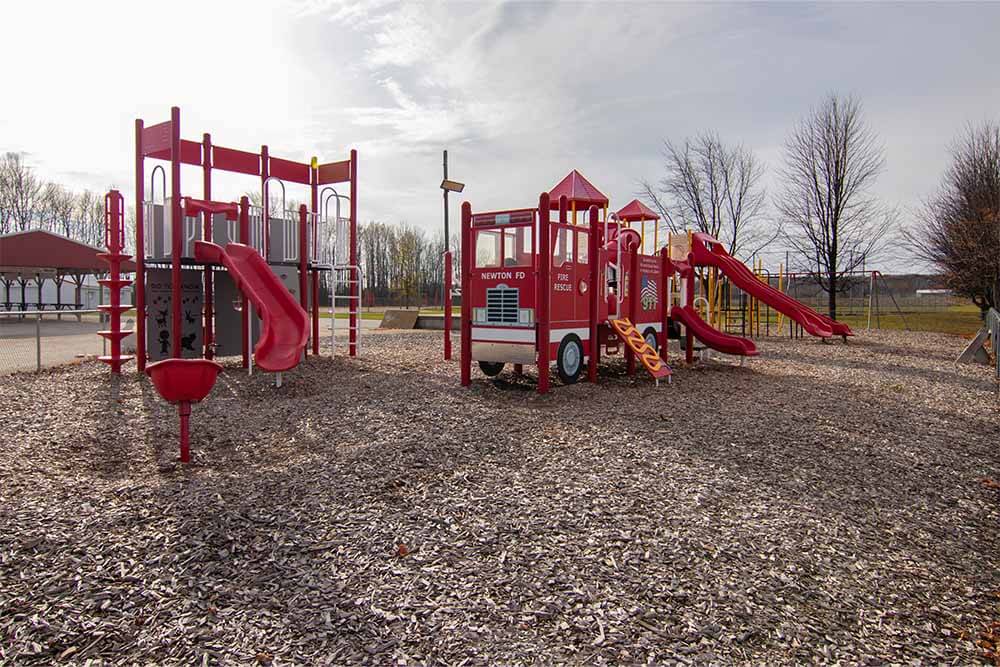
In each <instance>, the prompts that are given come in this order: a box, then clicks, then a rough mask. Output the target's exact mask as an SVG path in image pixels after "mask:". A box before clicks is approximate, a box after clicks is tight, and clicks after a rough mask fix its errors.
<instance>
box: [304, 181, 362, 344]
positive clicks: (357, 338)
mask: <svg viewBox="0 0 1000 667" xmlns="http://www.w3.org/2000/svg"><path fill="white" fill-rule="evenodd" d="M320 200H321V201H322V207H321V214H320V216H319V217H318V218H317V230H319V231H318V232H317V237H316V240H315V241H314V247H315V248H316V252H317V256H316V258H315V260H314V264H315V265H316V266H321V267H323V268H326V269H328V271H327V274H326V277H325V280H326V285H327V289H328V290H329V292H330V355H331V356H334V357H335V356H337V333H338V332H346V333H347V337H348V341H349V342H348V353H351V352H353V353H354V354H357V352H358V351H359V350H360V348H361V303H362V301H361V293H362V290H363V289H364V281H363V277H362V273H361V267H360V266H358V265H356V264H351V263H350V261H351V252H350V243H351V219H350V218H349V217H345V216H342V215H341V213H340V212H341V208H340V205H341V200H343V201H345V202H347V208H348V210H350V201H351V200H350V198H349V197H347V196H346V195H341V194H338V193H337V191H336V190H335V189H334V188H332V187H330V186H327V187H325V188H323V190H322V191H321V192H320ZM331 201H333V202H334V211H333V215H330V202H331ZM341 291H342V292H344V293H343V294H338V292H341ZM338 306H340V307H342V308H344V309H345V310H347V311H348V312H350V311H351V309H352V308H353V309H354V312H355V313H356V317H355V318H354V322H353V323H352V322H351V320H350V318H348V320H347V323H346V325H345V326H343V327H338V326H337V307H338ZM352 347H353V350H352Z"/></svg>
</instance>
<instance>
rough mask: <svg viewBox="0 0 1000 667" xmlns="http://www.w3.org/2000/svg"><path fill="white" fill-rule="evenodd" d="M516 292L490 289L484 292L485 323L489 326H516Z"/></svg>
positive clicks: (496, 288) (511, 289) (500, 288)
mask: <svg viewBox="0 0 1000 667" xmlns="http://www.w3.org/2000/svg"><path fill="white" fill-rule="evenodd" d="M517 304H518V290H517V288H516V287H515V288H512V287H503V286H501V287H490V288H488V289H487V290H486V321H487V322H489V323H490V324H517Z"/></svg>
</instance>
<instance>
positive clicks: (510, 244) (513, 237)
mask: <svg viewBox="0 0 1000 667" xmlns="http://www.w3.org/2000/svg"><path fill="white" fill-rule="evenodd" d="M516 232H517V230H516V229H505V230H503V265H504V266H517V233H516Z"/></svg>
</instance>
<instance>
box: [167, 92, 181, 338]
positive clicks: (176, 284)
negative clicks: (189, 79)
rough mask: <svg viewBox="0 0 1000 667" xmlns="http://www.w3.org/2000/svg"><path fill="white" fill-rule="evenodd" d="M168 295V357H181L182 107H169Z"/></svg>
mask: <svg viewBox="0 0 1000 667" xmlns="http://www.w3.org/2000/svg"><path fill="white" fill-rule="evenodd" d="M170 196H171V197H172V198H173V200H172V201H171V206H170V216H171V218H172V221H171V225H170V235H171V238H170V247H171V250H170V254H171V258H170V298H171V304H170V306H171V309H172V317H171V322H172V324H173V332H172V334H171V341H170V342H171V347H172V351H171V356H172V357H174V358H178V357H180V356H181V252H182V251H183V248H184V219H183V217H182V216H183V215H184V213H183V211H182V210H181V110H180V108H178V107H171V109H170Z"/></svg>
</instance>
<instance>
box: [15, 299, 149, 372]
mask: <svg viewBox="0 0 1000 667" xmlns="http://www.w3.org/2000/svg"><path fill="white" fill-rule="evenodd" d="M106 317H107V316H106V315H104V314H103V313H101V312H100V311H97V310H74V311H61V312H56V311H49V310H46V311H12V312H0V375H7V374H10V373H16V372H21V371H39V370H41V369H43V368H49V367H52V366H60V365H63V364H72V363H80V362H81V361H85V360H87V359H93V358H95V357H97V356H99V355H101V354H106V353H107V352H106V349H107V348H106V341H105V340H104V339H103V338H102V337H100V336H98V335H97V332H98V331H100V330H101V329H103V328H105V326H106V324H105V323H104V322H106ZM122 319H123V322H122V326H123V328H126V329H129V328H132V324H131V323H130V320H131V318H128V317H123V318H122ZM133 338H134V337H129V338H128V339H126V340H125V341H124V342H123V346H124V348H125V349H127V348H130V347H133V346H134V343H133V342H132V340H133Z"/></svg>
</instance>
